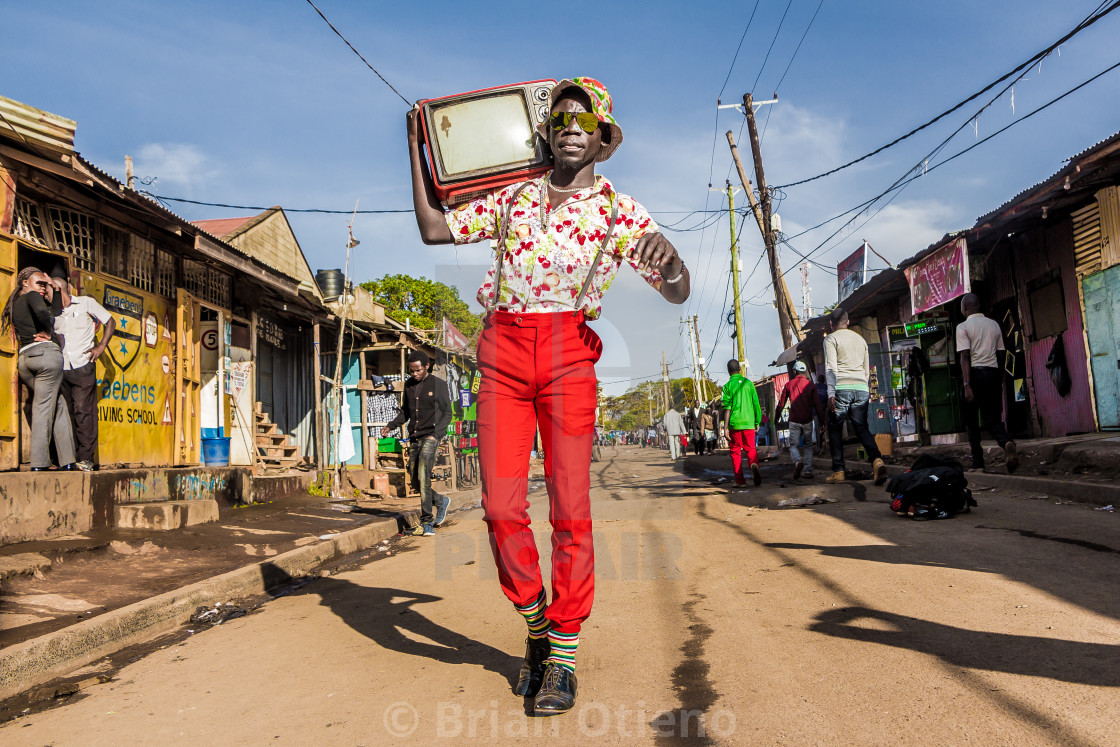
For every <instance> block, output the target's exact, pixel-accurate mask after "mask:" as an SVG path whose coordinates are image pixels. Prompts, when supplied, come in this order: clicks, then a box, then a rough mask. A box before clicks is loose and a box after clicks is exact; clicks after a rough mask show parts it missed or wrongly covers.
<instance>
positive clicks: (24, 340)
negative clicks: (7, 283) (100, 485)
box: [0, 267, 76, 472]
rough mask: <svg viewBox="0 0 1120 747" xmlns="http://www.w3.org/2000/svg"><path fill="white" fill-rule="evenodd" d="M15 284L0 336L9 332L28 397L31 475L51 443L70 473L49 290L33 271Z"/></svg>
mask: <svg viewBox="0 0 1120 747" xmlns="http://www.w3.org/2000/svg"><path fill="white" fill-rule="evenodd" d="M15 285H16V287H15V290H13V291H12V293H11V295H10V296H8V301H7V303H5V304H4V310H3V311H2V312H0V332H7V330H8V329H9V328H10V329H11V330H12V332H13V333H14V334H15V336H16V339H17V341H18V344H19V348H18V353H17V360H16V369H17V371H18V372H19V378H20V381H22V382H23V384H24V386H26V387H27V388H28V389H29V390H30V391H31V393H32V401H31V471H32V472H40V471H43V470H48V469H50V468H51V456H50V449H51V440H52V438H53V440H54V449H55V453H56V455H57V456H58V464H59V467H61V468H62V469H74V468H75V467H74V462H75V461H76V457H75V456H74V432H73V429H72V426H71V424H70V413H68V412H67V411H66V402H65V401H64V400H63V399H62V393H61V389H62V347H61V346H60V345H59V344H58V338H57V337H56V336H55V334H54V316H53V315H52V314H51V301H52V300H53V298H54V286H53V285H52V284H51V279H50V278H49V277H48V276H47V274H46V273H45V272H43V271H41V270H39V269H38V268H36V267H25V268H24V269H22V270H20V271H19V274H17V275H16V284H15ZM12 406H15V403H12Z"/></svg>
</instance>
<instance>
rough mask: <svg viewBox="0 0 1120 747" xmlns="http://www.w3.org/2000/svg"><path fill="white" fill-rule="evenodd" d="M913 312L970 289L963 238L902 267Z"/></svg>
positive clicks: (966, 253) (956, 296)
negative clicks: (908, 288) (908, 265)
mask: <svg viewBox="0 0 1120 747" xmlns="http://www.w3.org/2000/svg"><path fill="white" fill-rule="evenodd" d="M906 282H907V283H909V285H910V303H911V305H912V307H913V309H914V314H920V313H922V312H923V311H929V310H930V309H932V308H934V307H936V306H940V305H942V304H944V303H948V302H949V301H952V300H953V299H954V298H960V297H961V296H963V295H964V294H965V293H968V292H969V291H970V290H971V285H970V283H969V280H968V246H967V245H966V244H965V241H964V239H957V240H956V241H954V242H953V243H951V244H946V245H945V246H943V247H941V248H940V249H938V250H937V251H935V252H934V253H933V254H931V255H929V256H928V257H926V258H925V259H923V260H922V261H921V262H918V263H917V264H915V265H913V266H911V267H908V268H906Z"/></svg>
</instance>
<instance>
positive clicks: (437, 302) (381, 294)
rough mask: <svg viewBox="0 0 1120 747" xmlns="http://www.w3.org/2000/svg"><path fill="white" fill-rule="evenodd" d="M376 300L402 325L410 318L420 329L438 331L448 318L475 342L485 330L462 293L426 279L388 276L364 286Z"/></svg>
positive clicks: (370, 281) (450, 286)
mask: <svg viewBox="0 0 1120 747" xmlns="http://www.w3.org/2000/svg"><path fill="white" fill-rule="evenodd" d="M362 288H364V289H366V290H367V291H369V292H370V293H371V294H373V298H374V300H376V301H377V302H378V303H380V304H382V305H383V306H384V307H385V311H386V312H387V313H388V314H389V316H391V317H392V318H394V319H396V320H397V321H398V322H403V321H404V320H405V319H406V318H407V319H409V320H411V321H410V323H411V324H412V326H414V327H417V328H419V329H436V328H437V327H439V325H440V324H442V322H443V318H444V317H447V318H448V319H450V320H451V323H452V324H454V325H455V326H456V327H458V328H459V331H460V332H462V333H463V334H464V335H466V336H467V337H469V338H470V339H472V340H474V339H475V338H476V337H477V336H478V333H479V331H480V330H481V329H482V315H481V314H472V313H471V310H470V307H469V306H468V305H467V302H466V301H464V300H463V299H462V298H460V297H459V289H458V288H456V287H455V286H454V285H446V284H444V283H441V282H439V281H437V280H428V279H427V278H426V277H423V276H421V277H410V276H408V275H386V276H384V277H382V278H379V279H377V280H368V281H366V282H364V283H362Z"/></svg>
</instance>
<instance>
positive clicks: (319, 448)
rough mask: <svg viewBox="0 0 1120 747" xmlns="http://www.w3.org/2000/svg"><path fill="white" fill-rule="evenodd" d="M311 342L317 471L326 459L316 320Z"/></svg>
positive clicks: (254, 338) (254, 339)
mask: <svg viewBox="0 0 1120 747" xmlns="http://www.w3.org/2000/svg"><path fill="white" fill-rule="evenodd" d="M253 324H254V325H255V324H256V314H255V313H254V315H253ZM311 342H312V355H313V356H314V363H313V364H312V365H314V367H315V370H314V371H313V372H312V381H313V382H314V384H313V387H314V388H313V389H312V391H313V392H314V393H315V466H316V467H317V468H319V469H323V465H324V464H325V463H326V462H325V459H326V457H325V456H323V444H324V441H323V380H322V379H320V378H319V377H320V376H321V375H322V370H323V362H322V361H323V359H322V356H321V355H320V353H319V320H318V319H315V321H314V322H313V323H312V325H311ZM256 343H257V337H256V334H255V333H254V335H253V346H254V348H255V347H256ZM253 357H254V358H255V357H256V353H254V354H253Z"/></svg>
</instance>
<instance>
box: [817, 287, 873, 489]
mask: <svg viewBox="0 0 1120 747" xmlns="http://www.w3.org/2000/svg"><path fill="white" fill-rule="evenodd" d="M829 321H830V323H831V325H832V334H830V335H829V336H828V337H826V338H824V361H825V363H824V369H825V379H826V380H827V382H828V443H829V448H830V449H831V450H832V474H831V475H829V477H828V479H827V480H826V482H830V483H839V482H844V480H845V478H846V473H845V470H844V440H843V439H844V422H845V421H848V422H850V423H851V424H852V428H854V429H855V432H856V436H858V437H859V440H860V443H862V444H863V448H864V449H866V450H867V455H868V457H869V458H870V459H871V471H872V472H873V473H874V476H875V484H876V485H882V484H883V483H884V482H886V480H887V466H886V465H885V464H884V463H883V455H882V454H880V453H879V447H878V446H876V445H875V437H874V436H872V435H871V431H870V430H868V428H867V410H868V405H870V403H871V385H870V383H869V382H870V380H871V363H870V359H869V357H868V353H867V343H866V342H865V341H864V339H863V338H862V337H860V336H859V334H857V333H856V332H853V331H852V330H850V329H848V312H847V311H845V310H844V309H840V308H837V309H833V311H832V315H831V316H830V318H829Z"/></svg>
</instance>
